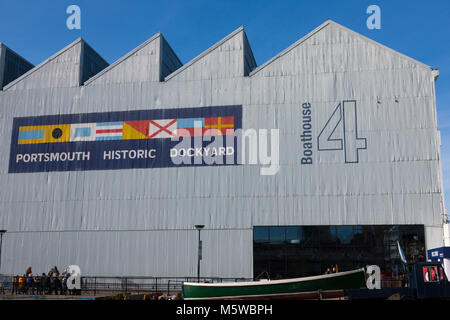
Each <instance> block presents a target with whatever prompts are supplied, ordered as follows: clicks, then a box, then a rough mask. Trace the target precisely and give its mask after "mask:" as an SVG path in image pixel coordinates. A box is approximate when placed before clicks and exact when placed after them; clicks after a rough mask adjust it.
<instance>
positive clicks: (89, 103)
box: [0, 21, 443, 277]
mask: <svg viewBox="0 0 450 320" xmlns="http://www.w3.org/2000/svg"><path fill="white" fill-rule="evenodd" d="M155 39H160V37H159V35H157V36H156V37H155ZM155 39H151V41H150V40H149V41H148V42H146V43H145V44H144V45H143V46H141V47H140V48H139V50H138V51H136V52H135V53H133V55H132V56H129V57H125V58H124V59H121V60H120V61H119V62H120V63H117V64H112V65H111V66H110V67H108V68H106V69H104V70H103V71H102V72H100V73H99V74H98V75H97V76H94V77H93V78H92V79H91V80H89V81H87V83H86V84H85V86H82V87H79V86H78V85H74V83H75V82H74V81H75V80H76V81H78V76H79V74H78V72H79V69H80V68H79V66H77V63H78V61H79V60H77V59H79V55H80V49H79V47H80V45H79V43H80V42H75V43H74V44H72V45H70V46H68V47H67V48H66V50H62V52H60V54H59V55H57V56H56V57H55V58H54V59H52V60H51V61H48V62H47V63H45V64H44V65H43V66H41V67H40V68H39V66H38V67H37V68H38V69H37V70H35V71H33V70H32V72H31V73H30V74H29V75H25V76H24V77H23V78H22V79H20V80H19V81H15V82H13V83H12V85H10V86H9V87H6V88H4V90H5V91H3V92H1V93H0V106H1V108H0V145H1V146H2V147H1V148H2V152H0V176H1V178H0V190H1V196H0V210H1V212H0V227H1V228H3V229H7V230H8V233H7V234H6V236H5V237H4V243H3V253H2V270H1V271H2V272H3V273H22V272H23V271H22V270H25V268H26V267H27V266H28V265H32V266H33V267H34V269H33V270H34V271H35V272H45V271H48V270H47V269H49V268H50V267H51V266H53V265H55V264H57V265H58V266H63V265H68V264H78V265H79V266H80V267H81V270H82V272H83V273H84V274H89V275H118V274H123V275H149V276H195V275H196V262H197V231H196V230H195V229H194V224H204V225H205V226H206V227H205V229H206V230H204V231H202V239H203V245H204V250H205V251H204V254H203V259H204V260H203V261H202V275H205V276H221V277H252V275H253V272H252V269H253V257H252V227H253V226H254V225H334V224H338V225H341V224H349V225H352V224H424V225H425V226H426V241H427V247H428V248H431V247H436V246H439V245H441V243H440V242H442V237H441V234H440V232H441V231H440V230H441V229H440V228H441V227H440V225H441V214H442V210H443V206H442V194H443V190H442V182H441V179H442V178H441V163H440V151H439V147H440V141H439V138H438V131H437V121H436V109H435V97H434V78H433V73H432V70H431V69H430V68H429V67H427V66H425V65H423V64H421V63H419V62H416V61H414V60H412V59H410V58H407V57H405V56H402V55H400V54H398V53H395V52H393V51H392V50H390V49H387V48H385V47H383V46H381V45H378V44H375V43H374V42H372V41H370V40H368V39H365V38H363V37H362V36H359V35H357V34H355V33H353V32H352V31H350V30H348V29H346V28H344V27H342V26H339V25H337V24H335V23H333V22H331V21H328V22H326V23H324V24H323V25H321V26H320V27H319V28H317V29H316V30H315V31H314V32H312V33H311V34H309V35H307V36H306V37H305V38H304V39H301V40H300V41H298V42H297V43H295V44H294V45H293V46H291V47H290V48H288V49H287V50H286V51H285V52H283V53H282V54H280V55H279V56H277V57H275V58H274V59H273V60H271V61H269V62H268V63H267V64H265V65H263V66H261V67H259V68H257V69H255V70H254V71H253V72H251V73H250V76H248V77H245V76H244V75H245V74H247V73H248V72H249V68H254V66H249V62H247V63H246V62H245V59H246V58H247V61H251V57H252V54H251V49H250V48H249V47H248V41H247V40H246V36H245V34H244V31H243V29H242V28H239V29H237V30H236V31H235V32H233V33H232V34H230V35H229V36H227V37H226V38H224V39H223V40H221V41H220V42H218V43H217V44H216V45H214V46H212V47H211V48H210V49H208V50H207V51H205V52H204V53H203V54H201V55H199V56H198V57H197V58H195V59H194V60H193V61H192V62H190V63H188V64H186V65H185V66H183V67H181V68H179V69H178V70H177V71H175V72H174V73H172V74H171V75H169V76H167V77H166V78H165V79H166V81H165V82H159V79H160V76H161V74H160V73H159V74H158V73H157V72H164V70H162V69H161V68H159V66H158V63H161V60H162V58H160V54H161V42H160V41H154V40H155ZM249 59H250V60H249ZM174 67H175V68H176V67H178V66H174ZM35 69H36V68H35ZM343 100H356V102H357V118H358V135H359V136H360V137H364V138H366V139H367V149H366V150H360V151H359V163H345V161H344V155H343V152H334V151H329V152H318V151H317V145H316V143H317V141H315V142H314V141H313V143H314V151H313V152H314V153H313V154H314V155H313V157H314V163H313V164H312V165H300V158H301V154H302V152H303V146H302V144H301V141H300V138H299V136H300V135H301V134H302V128H301V124H302V114H301V106H302V104H303V103H305V102H309V103H311V108H312V109H311V110H312V122H311V124H312V131H313V135H314V136H315V137H317V136H318V135H319V133H320V131H321V130H322V128H323V127H324V125H325V124H326V122H327V119H328V118H329V117H330V116H331V115H332V113H333V110H335V108H336V107H337V105H338V104H339V102H342V101H343ZM236 104H238V105H243V119H242V124H243V128H244V129H249V128H254V129H272V128H278V129H279V130H280V166H281V168H280V170H279V172H278V173H277V174H276V175H274V176H261V175H260V168H261V165H248V164H247V165H242V166H219V167H196V168H193V167H190V168H189V167H183V168H162V169H128V170H106V171H74V172H49V173H26V174H23V173H22V174H8V161H9V149H10V143H11V130H12V121H13V118H14V117H20V116H36V115H55V114H71V113H90V112H106V111H126V110H142V109H160V108H185V107H201V106H216V105H236Z"/></svg>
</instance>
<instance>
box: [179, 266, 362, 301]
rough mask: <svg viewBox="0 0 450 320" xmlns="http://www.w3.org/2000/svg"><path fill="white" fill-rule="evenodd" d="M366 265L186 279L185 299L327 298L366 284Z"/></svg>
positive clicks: (184, 287)
mask: <svg viewBox="0 0 450 320" xmlns="http://www.w3.org/2000/svg"><path fill="white" fill-rule="evenodd" d="M365 279H366V276H365V270H364V268H361V269H357V270H352V271H345V272H338V273H332V274H324V275H320V276H313V277H304V278H293V279H285V280H263V281H250V282H223V283H197V282H184V283H183V298H184V299H185V300H210V299H219V300H223V299H317V298H322V299H327V298H337V297H341V296H343V294H344V289H359V288H361V287H363V286H364V285H365Z"/></svg>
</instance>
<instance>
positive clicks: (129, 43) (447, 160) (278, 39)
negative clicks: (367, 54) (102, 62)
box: [0, 0, 450, 210]
mask: <svg viewBox="0 0 450 320" xmlns="http://www.w3.org/2000/svg"><path fill="white" fill-rule="evenodd" d="M71 4H76V5H79V6H80V8H81V19H82V20H81V30H68V29H67V28H66V19H67V17H68V14H66V8H67V7H68V6H69V5H71ZM371 4H376V5H378V6H379V7H380V8H381V30H369V29H368V28H367V27H366V19H367V17H368V15H367V14H366V8H367V7H368V6H369V5H371ZM449 17H450V1H448V0H435V1H417V0H410V1H365V0H345V1H321V0H315V1H302V0H296V1H291V0H288V1H283V0H278V1H274V0H272V1H265V0H253V1H245V0H240V1H235V0H226V1H225V0H224V1H217V0H208V1H196V0H192V1H180V0H172V1H167V0H166V1H159V0H158V1H144V0H141V1H138V0H128V1H120V0H110V1H101V0H98V1H89V0H70V1H67V0H54V1H25V0H14V1H12V0H8V1H4V0H0V41H1V42H4V43H5V44H6V45H7V46H9V47H10V48H11V49H13V50H15V51H16V52H18V53H19V54H20V55H22V56H23V57H25V58H26V59H28V60H29V61H30V62H32V63H33V64H35V65H37V64H39V63H40V62H42V61H44V60H45V59H47V58H48V57H50V56H51V55H52V54H54V53H56V52H57V51H59V50H60V49H62V48H63V47H64V46H66V45H67V44H69V43H71V42H72V41H73V40H75V39H76V38H78V37H80V36H81V37H83V38H84V39H85V40H86V41H87V42H88V43H89V44H90V45H91V46H92V47H93V48H94V49H95V50H96V51H97V52H98V53H99V54H100V55H101V56H102V57H103V58H105V59H106V60H107V61H108V62H109V63H112V62H114V61H116V60H117V59H118V58H120V57H121V56H123V55H124V54H126V53H127V52H129V51H130V50H132V49H134V48H135V47H137V46H138V45H139V44H141V43H142V42H144V41H145V40H147V39H149V38H150V37H151V36H152V35H154V34H155V33H157V32H162V34H163V35H164V37H165V38H166V39H167V41H168V42H169V43H170V45H171V46H172V48H173V49H174V51H175V52H176V54H177V55H178V57H179V58H180V59H181V61H182V62H183V63H186V62H188V61H189V60H190V59H192V58H194V57H195V56H197V55H198V54H200V53H201V52H202V51H204V50H205V49H207V48H208V47H210V46H211V45H212V44H214V43H216V42H217V41H219V40H220V39H222V38H223V37H224V36H226V35H228V34H229V33H231V32H232V31H234V30H235V29H236V28H238V27H240V26H244V28H245V31H246V33H247V36H248V38H249V41H250V45H251V46H252V50H253V53H254V56H255V59H256V62H257V64H258V65H261V64H263V63H264V62H266V61H267V60H269V59H270V58H272V57H273V56H275V55H276V54H277V53H279V52H281V51H282V50H283V49H285V48H286V47H288V46H289V45H290V44H292V43H293V42H295V41H296V40H298V39H300V38H301V37H302V36H304V35H305V34H307V33H308V32H310V31H311V30H313V29H314V28H316V27H317V26H318V25H320V24H321V23H323V22H324V21H325V20H327V19H332V20H334V21H336V22H338V23H340V24H342V25H344V26H346V27H348V28H350V29H352V30H355V31H356V32H359V33H361V34H363V35H365V36H367V37H369V38H371V39H373V40H375V41H378V42H380V43H382V44H384V45H386V46H388V47H390V48H392V49H394V50H397V51H399V52H401V53H403V54H406V55H407V56H410V57H412V58H414V59H417V60H419V61H421V62H423V63H425V64H427V65H429V66H431V67H434V68H437V69H439V72H440V76H439V79H438V81H437V82H436V100H437V110H438V127H439V130H440V131H441V137H442V146H441V152H442V165H443V176H444V188H445V190H446V192H445V193H446V199H447V203H446V207H447V208H448V209H449V210H450V205H449V203H450V90H449V89H450V32H449V30H450V28H449V27H448V19H449Z"/></svg>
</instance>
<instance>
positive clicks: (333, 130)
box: [317, 100, 367, 163]
mask: <svg viewBox="0 0 450 320" xmlns="http://www.w3.org/2000/svg"><path fill="white" fill-rule="evenodd" d="M317 148H318V150H319V151H330V150H335V151H336V150H343V151H344V159H345V163H358V162H359V153H358V151H359V150H363V149H367V139H366V138H361V137H358V119H357V116H356V101H355V100H346V101H342V102H340V103H339V104H338V106H337V107H336V108H335V109H334V111H333V113H332V114H331V116H330V118H329V119H328V121H327V122H326V123H325V126H324V127H323V129H322V131H320V133H319V136H318V137H317Z"/></svg>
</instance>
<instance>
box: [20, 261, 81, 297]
mask: <svg viewBox="0 0 450 320" xmlns="http://www.w3.org/2000/svg"><path fill="white" fill-rule="evenodd" d="M69 277H70V274H69V273H67V272H65V271H64V272H63V273H61V274H60V272H59V270H58V268H57V267H56V266H54V267H53V268H51V269H50V271H49V272H48V273H47V274H45V273H42V275H40V276H39V275H33V271H32V269H31V267H28V268H27V270H26V272H25V274H23V275H22V276H19V275H17V276H15V277H14V279H13V286H12V292H11V293H12V294H32V295H34V294H37V295H42V294H61V295H65V294H67V293H69V294H73V292H71V291H72V290H68V288H67V279H68V278H69Z"/></svg>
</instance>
